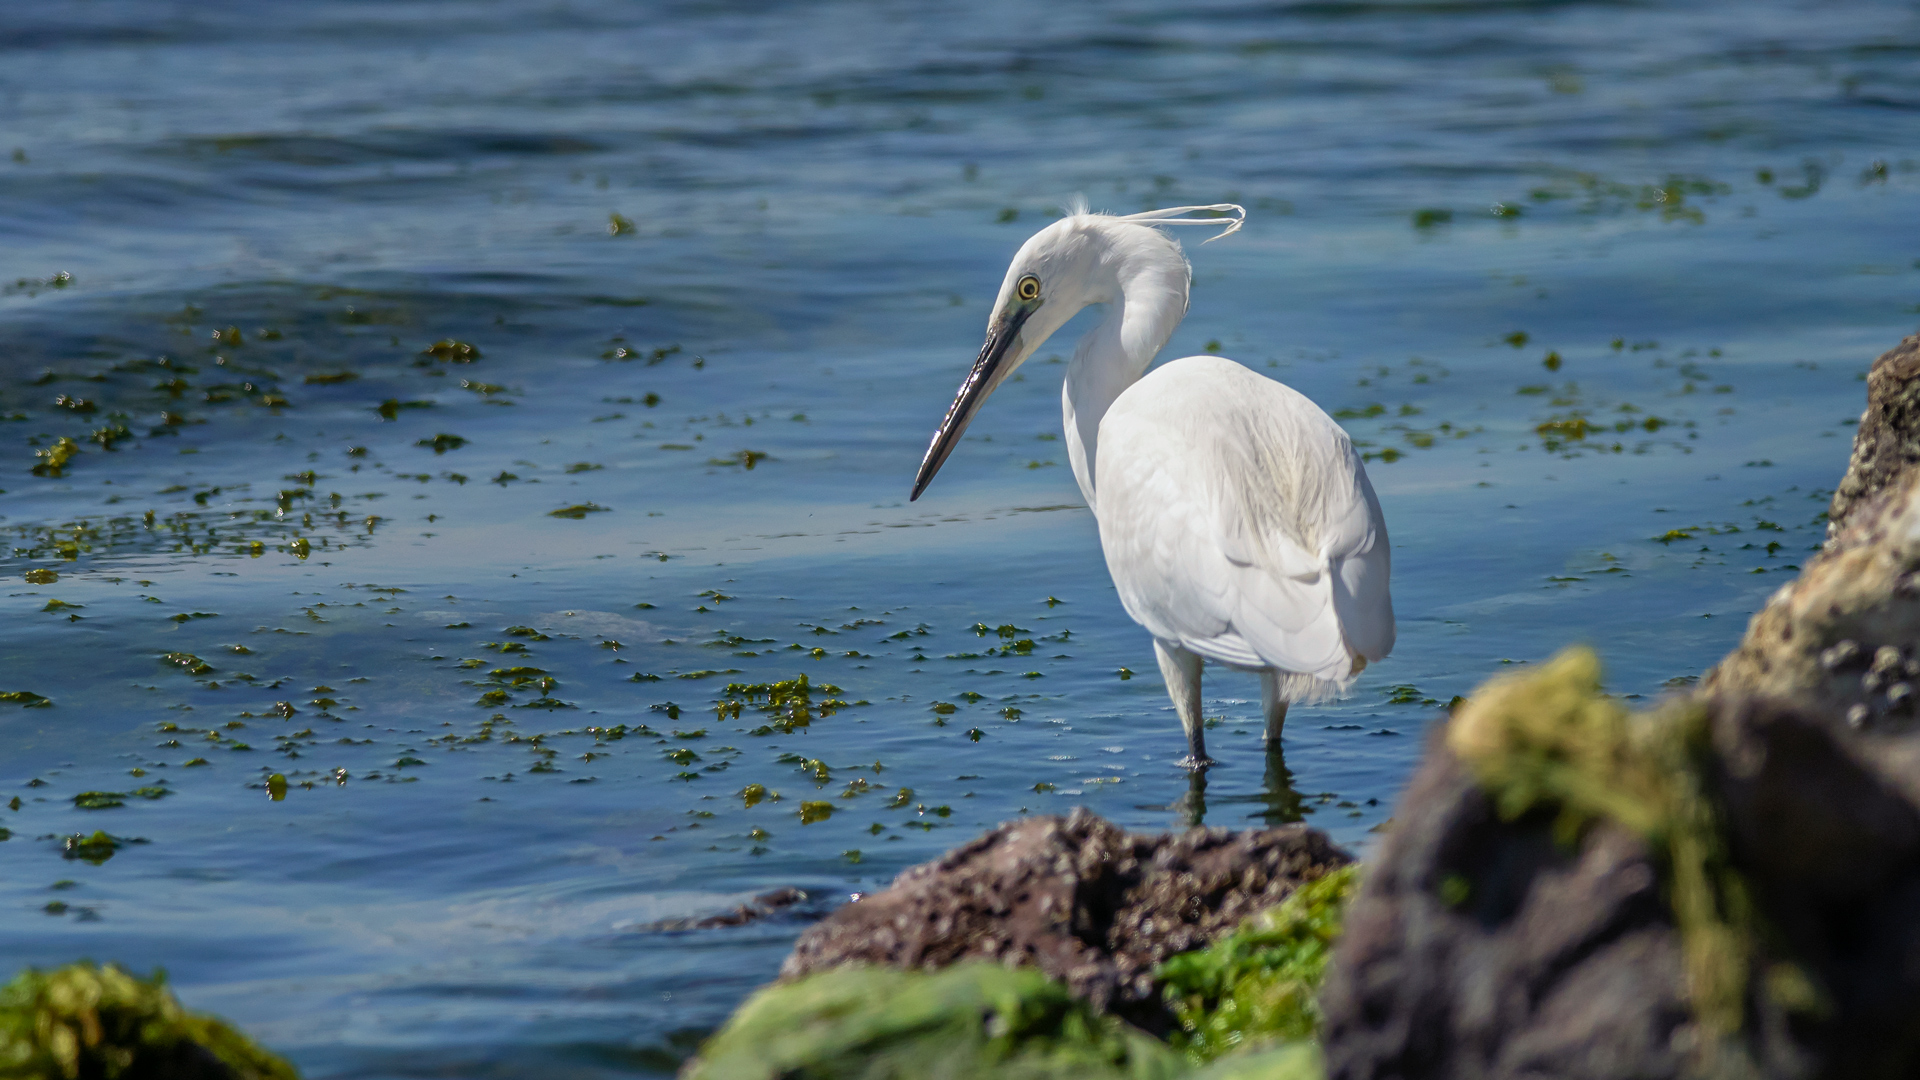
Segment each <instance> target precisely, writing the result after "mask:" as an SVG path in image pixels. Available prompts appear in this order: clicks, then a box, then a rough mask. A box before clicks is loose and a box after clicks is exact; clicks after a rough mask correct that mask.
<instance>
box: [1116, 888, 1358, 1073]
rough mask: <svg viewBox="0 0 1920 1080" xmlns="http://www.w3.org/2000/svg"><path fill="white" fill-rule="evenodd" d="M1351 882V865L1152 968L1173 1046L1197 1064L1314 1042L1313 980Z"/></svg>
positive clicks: (1336, 930)
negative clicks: (1174, 1025)
mask: <svg viewBox="0 0 1920 1080" xmlns="http://www.w3.org/2000/svg"><path fill="white" fill-rule="evenodd" d="M1358 884H1359V869H1358V867H1357V866H1354V865H1349V866H1345V867H1342V868H1341V869H1339V870H1335V871H1333V872H1332V873H1329V874H1327V875H1325V876H1323V877H1320V878H1318V879H1316V880H1314V881H1310V882H1308V883H1307V884H1305V885H1302V886H1300V888H1298V889H1296V890H1295V891H1294V893H1293V894H1292V895H1291V896H1289V897H1287V899H1286V900H1284V901H1282V902H1281V903H1280V905H1279V906H1277V907H1274V908H1270V909H1268V910H1267V911H1264V912H1262V913H1260V914H1259V915H1256V916H1254V917H1253V918H1251V919H1248V920H1247V921H1246V922H1244V923H1242V924H1241V925H1240V926H1239V927H1237V928H1235V929H1234V930H1233V931H1232V932H1231V933H1229V934H1227V935H1226V936H1225V937H1223V938H1221V939H1219V940H1218V941H1215V942H1214V943H1213V944H1212V945H1210V946H1208V947H1207V948H1205V949H1199V950H1195V951H1193V952H1187V953H1181V954H1180V955H1178V956H1174V957H1172V958H1170V959H1168V960H1167V961H1166V962H1165V963H1163V964H1161V965H1160V966H1159V967H1158V968H1157V969H1155V971H1154V977H1155V978H1156V979H1158V980H1159V981H1160V983H1161V985H1162V993H1163V995H1164V996H1165V998H1166V1001H1167V1004H1168V1006H1169V1008H1171V1009H1172V1011H1173V1014H1174V1017H1175V1019H1176V1020H1177V1022H1178V1023H1179V1031H1178V1032H1177V1033H1176V1034H1175V1036H1174V1037H1173V1039H1172V1042H1173V1045H1174V1046H1175V1047H1177V1048H1179V1049H1181V1050H1183V1051H1184V1052H1185V1053H1186V1054H1187V1056H1188V1057H1189V1059H1190V1060H1192V1061H1193V1062H1194V1063H1196V1064H1200V1063H1204V1062H1207V1061H1211V1060H1213V1059H1215V1058H1218V1057H1221V1056H1223V1055H1225V1054H1227V1053H1229V1052H1233V1051H1238V1050H1242V1049H1246V1048H1249V1047H1256V1046H1261V1045H1263V1044H1270V1043H1274V1042H1291V1041H1301V1040H1308V1039H1312V1038H1314V1036H1315V1035H1316V1034H1317V1033H1318V1030H1319V1025H1320V1007H1319V1003H1318V995H1319V990H1320V980H1321V977H1322V976H1323V975H1324V974H1325V972H1326V967H1327V961H1328V959H1329V958H1330V957H1331V955H1332V951H1333V944H1334V942H1335V940H1337V939H1338V938H1339V936H1340V928H1341V924H1342V921H1343V919H1344V918H1345V915H1346V905H1347V902H1348V901H1349V900H1350V899H1351V898H1352V896H1353V894H1354V891H1355V890H1356V889H1357V888H1358Z"/></svg>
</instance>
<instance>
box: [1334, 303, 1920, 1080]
mask: <svg viewBox="0 0 1920 1080" xmlns="http://www.w3.org/2000/svg"><path fill="white" fill-rule="evenodd" d="M1868 394H1869V400H1868V407H1867V410H1866V412H1865V414H1864V415H1863V416H1862V420H1861V426H1860V431H1859V432H1858V434H1857V436H1856V439H1855V443H1854V450H1853V458H1852V463H1851V467H1850V468H1849V471H1848V473H1847V475H1846V478H1845V479H1844V480H1843V481H1842V482H1841V483H1840V485H1839V487H1838V488H1837V489H1836V492H1835V494H1834V498H1833V506H1832V509H1831V511H1830V514H1831V525H1830V528H1829V533H1828V539H1827V543H1826V545H1825V546H1824V548H1823V550H1822V552H1821V554H1819V555H1818V556H1816V557H1814V558H1813V559H1811V560H1810V561H1809V562H1808V563H1807V566H1806V570H1805V571H1804V572H1803V573H1802V574H1801V575H1800V577H1799V579H1797V580H1796V581H1794V582H1792V583H1791V584H1789V585H1787V586H1786V587H1784V588H1782V589H1781V590H1779V591H1778V592H1777V593H1775V594H1774V595H1773V596H1772V597H1771V598H1770V599H1769V600H1768V602H1767V604H1766V606H1765V608H1764V609H1763V610H1761V611H1760V612H1759V613H1757V614H1756V615H1755V617H1754V619H1753V621H1752V623H1751V624H1750V625H1749V627H1748V630H1747V634H1746V636H1745V638H1744V639H1743V640H1742V642H1741V644H1740V646H1739V647H1738V648H1737V649H1736V650H1735V651H1734V652H1733V653H1732V654H1730V655H1729V656H1728V657H1727V658H1726V659H1725V660H1723V661H1722V662H1721V663H1720V664H1719V665H1718V666H1717V667H1716V668H1715V669H1714V670H1713V671H1712V672H1710V673H1709V674H1708V676H1707V678H1706V679H1705V680H1703V682H1702V684H1701V687H1700V691H1699V692H1698V693H1696V694H1694V695H1692V696H1691V697H1688V698H1685V699H1676V700H1675V701H1673V702H1670V703H1669V704H1668V705H1666V706H1665V707H1663V708H1662V709H1660V710H1657V711H1655V712H1653V713H1649V714H1643V715H1642V716H1638V717H1627V716H1626V714H1625V711H1624V710H1623V709H1621V708H1620V707H1619V706H1618V705H1617V703H1611V702H1610V700H1609V699H1605V698H1604V697H1603V696H1602V695H1601V694H1600V693H1599V683H1598V673H1597V666H1592V667H1590V669H1589V670H1588V671H1587V673H1586V674H1585V675H1583V676H1580V677H1578V678H1576V677H1575V676H1576V675H1579V672H1578V670H1577V669H1579V668H1580V667H1581V663H1580V662H1579V658H1578V657H1566V656H1563V657H1562V658H1561V659H1557V660H1555V661H1554V662H1552V663H1551V664H1547V665H1543V666H1542V667H1541V668H1538V669H1535V673H1533V674H1530V675H1526V676H1523V677H1521V678H1517V679H1509V680H1505V681H1499V682H1496V683H1492V684H1489V686H1488V687H1484V688H1482V690H1481V691H1480V692H1478V693H1476V694H1475V695H1474V698H1473V700H1472V701H1470V702H1468V704H1467V705H1466V706H1464V707H1463V708H1462V709H1461V711H1459V712H1457V713H1456V714H1455V718H1454V719H1453V720H1452V721H1450V723H1449V726H1448V728H1447V729H1444V730H1442V731H1440V732H1437V733H1436V734H1435V737H1434V739H1433V741H1432V743H1431V745H1430V746H1429V749H1428V754H1427V758H1426V760H1425V761H1424V762H1423V764H1422V765H1421V767H1420V770H1419V772H1418V773H1417V774H1416V775H1415V777H1414V779H1413V781H1412V783H1411V784H1410V785H1409V787H1408V789H1407V791H1406V792H1405V794H1404V795H1403V796H1402V800H1401V804H1400V806H1399V808H1398V809H1397V811H1396V813H1395V815H1394V820H1395V822H1396V823H1397V824H1396V828H1395V830H1394V831H1393V832H1392V833H1391V834H1389V836H1388V838H1387V840H1386V842H1385V843H1384V844H1383V845H1382V848H1381V850H1380V852H1379V854H1378V856H1377V858H1376V860H1375V861H1374V863H1373V864H1372V866H1371V867H1370V869H1369V872H1368V873H1367V875H1366V876H1365V878H1364V882H1363V885H1362V887H1361V890H1360V892H1359V894H1358V895H1357V896H1356V897H1355V899H1354V901H1353V902H1352V904H1351V905H1350V906H1349V908H1348V913H1347V923H1346V927H1345V932H1344V935H1343V937H1342V938H1341V939H1340V942H1339V944H1338V945H1337V947H1336V950H1335V956H1334V960H1333V963H1332V966H1331V968H1330V970H1329V972H1328V976H1327V981H1326V985H1325V987H1324V990H1323V992H1322V997H1321V1006H1322V1010H1323V1012H1324V1015H1325V1026H1324V1028H1323V1040H1324V1044H1325V1048H1326V1055H1327V1065H1328V1076H1329V1078H1330V1080H1386V1078H1389V1077H1392V1078H1396V1080H1415V1078H1427V1077H1433V1078H1454V1077H1458V1078H1463V1080H1464V1078H1473V1080H1483V1078H1484V1080H1502V1078H1513V1080H1521V1078H1528V1080H1532V1078H1537V1077H1548V1076H1551V1077H1557V1078H1567V1080H1583V1078H1590V1080H1603V1078H1606V1080H1611V1078H1614V1077H1635V1078H1643V1080H1657V1078H1668V1077H1671V1078H1674V1080H1679V1078H1683V1077H1687V1078H1694V1077H1714V1078H1718V1077H1729V1078H1731V1077H1767V1078H1779V1080H1802V1078H1805V1080H1813V1078H1829V1077H1830V1078H1835V1080H1839V1078H1845V1080H1880V1078H1885V1080H1894V1078H1903V1077H1913V1076H1920V703H1916V701H1915V697H1916V694H1920V468H1916V465H1920V337H1912V338H1908V339H1907V340H1905V341H1903V342H1902V343H1901V344H1900V346H1899V347H1897V348H1895V349H1893V350H1891V351H1889V352H1888V353H1886V354H1885V355H1883V356H1881V357H1880V358H1879V360H1878V361H1876V362H1875V364H1874V366H1873V370H1872V373H1871V375H1870V376H1869V379H1868ZM1588 660H1589V661H1590V660H1591V658H1590V657H1588ZM1576 684H1577V685H1576ZM1490 700H1492V701H1496V702H1497V703H1498V704H1499V705H1500V708H1501V709H1502V710H1504V711H1503V712H1502V717H1503V718H1504V719H1503V721H1502V722H1501V723H1489V714H1488V713H1487V712H1486V711H1485V710H1486V707H1487V703H1488V702H1489V701H1490ZM1475 710H1477V711H1475ZM1496 719H1500V718H1496Z"/></svg>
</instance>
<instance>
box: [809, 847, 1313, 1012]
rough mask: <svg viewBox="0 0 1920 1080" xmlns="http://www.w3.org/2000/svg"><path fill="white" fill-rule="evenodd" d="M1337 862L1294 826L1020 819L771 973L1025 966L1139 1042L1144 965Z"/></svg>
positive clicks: (875, 903)
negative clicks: (1132, 1029) (1146, 832)
mask: <svg viewBox="0 0 1920 1080" xmlns="http://www.w3.org/2000/svg"><path fill="white" fill-rule="evenodd" d="M1350 861H1351V859H1350V858H1349V857H1348V856H1347V855H1346V854H1345V853H1344V852H1342V851H1340V850H1339V849H1338V848H1335V847H1334V846H1333V845H1332V844H1331V843H1330V842H1329V841H1328V840H1327V838H1326V836H1325V835H1324V834H1322V833H1319V832H1316V831H1314V830H1312V829H1308V828H1306V827H1305V826H1301V825H1289V826H1285V827H1282V828H1277V829H1264V830H1254V831H1249V832H1240V833H1231V832H1228V831H1227V830H1224V829H1196V830H1193V831H1190V832H1187V833H1182V834H1177V835H1160V836H1140V835H1133V834H1129V833H1127V832H1126V831H1124V830H1122V829H1121V828H1119V827H1118V826H1116V825H1114V824H1112V823H1111V822H1108V821H1106V820H1104V819H1102V818H1099V817H1096V816H1094V815H1092V814H1090V813H1087V812H1086V811H1085V810H1078V809H1076V810H1075V811H1074V812H1073V813H1072V814H1071V815H1070V816H1067V817H1059V816H1047V817H1031V818H1023V819H1020V820H1018V821H1013V822H1009V823H1007V824H1004V825H1001V826H1000V827H999V828H997V829H995V830H993V831H992V832H990V833H988V834H986V835H985V836H982V837H980V838H979V839H977V840H975V841H973V842H972V843H969V844H967V845H965V846H963V847H960V848H957V849H955V850H954V851H951V852H949V853H948V854H946V855H945V856H943V857H941V858H940V859H938V860H936V861H934V862H930V863H925V864H922V865H920V866H916V867H914V868H912V869H910V870H907V871H906V872H904V873H902V874H901V875H900V876H899V877H898V878H897V879H895V881H894V883H893V884H892V885H891V886H890V887H888V888H887V889H886V890H884V891H882V892H879V893H875V894H874V895H872V896H869V897H866V898H865V899H863V900H861V901H859V902H858V903H854V904H848V905H846V906H845V907H842V908H841V909H839V910H838V911H836V912H834V914H833V915H832V916H831V917H829V918H828V919H826V920H825V921H823V922H821V923H819V924H818V925H816V926H814V927H812V928H810V929H809V930H808V931H807V932H806V933H805V934H803V935H802V936H801V938H800V940H799V942H798V943H797V944H796V945H795V946H794V950H793V954H792V955H791V956H789V957H788V958H787V961H786V963H785V964H784V965H783V966H782V967H781V969H780V975H781V978H782V979H794V978H798V977H800V976H803V975H807V974H809V973H811V972H816V971H821V970H824V969H827V968H831V967H835V966H838V965H841V964H849V963H866V964H881V965H886V966H890V967H897V968H940V967H945V966H947V965H950V964H955V963H958V962H960V961H964V960H990V961H996V962H999V963H1001V964H1004V965H1007V966H1015V965H1031V966H1034V967H1037V968H1039V969H1040V971H1041V972H1043V973H1045V974H1046V975H1048V976H1050V977H1052V978H1055V979H1058V980H1060V981H1061V982H1063V983H1065V984H1066V985H1067V987H1068V988H1069V989H1070V990H1071V991H1072V993H1073V994H1074V996H1075V997H1077V998H1079V999H1080V1000H1082V1001H1085V1002H1087V1003H1088V1004H1090V1005H1092V1006H1093V1007H1094V1008H1096V1009H1098V1010H1101V1011H1105V1012H1112V1013H1114V1014H1117V1015H1119V1016H1122V1017H1124V1018H1125V1019H1127V1020H1129V1021H1131V1022H1133V1023H1135V1024H1138V1025H1139V1026H1141V1027H1143V1028H1145V1029H1146V1030H1148V1031H1151V1032H1156V1033H1163V1032H1165V1031H1166V1030H1167V1029H1168V1027H1169V1024H1170V1022H1171V1016H1170V1014H1169V1013H1168V1012H1167V1009H1166V1006H1165V1004H1164V1003H1163V1002H1161V1001H1160V1000H1159V997H1158V995H1157V993H1156V988H1155V984H1154V980H1153V976H1152V972H1153V968H1154V966H1155V965H1156V964H1158V963H1160V962H1161V961H1163V960H1165V959H1167V958H1168V957H1170V956H1172V955H1174V954H1175V953H1181V952H1186V951H1188V950H1190V949H1196V948H1200V947H1202V946H1205V945H1206V944H1207V943H1208V942H1209V941H1211V940H1212V939H1213V938H1214V937H1215V936H1217V935H1218V934H1220V933H1223V932H1225V931H1227V930H1230V929H1232V928H1233V927H1235V926H1237V925H1238V924H1239V923H1240V922H1241V921H1242V920H1244V919H1246V918H1247V917H1248V916H1250V915H1253V914H1254V913H1256V912H1259V911H1261V910H1263V909H1265V908H1268V907H1271V906H1273V905H1275V904H1278V903H1279V902H1280V901H1282V900H1284V899H1286V898H1287V896H1288V895H1289V894H1291V893H1292V892H1293V890H1294V889H1295V888H1297V887H1298V886H1299V885H1300V884H1301V883H1303V882H1306V881H1311V880H1314V879H1316V878H1318V877H1320V876H1321V875H1323V874H1325V873H1327V872H1328V871H1330V870H1334V869H1337V868H1338V867H1340V866H1343V865H1345V864H1347V863H1348V862H1350Z"/></svg>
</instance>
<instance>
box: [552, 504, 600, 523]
mask: <svg viewBox="0 0 1920 1080" xmlns="http://www.w3.org/2000/svg"><path fill="white" fill-rule="evenodd" d="M607 510H608V507H605V506H600V505H598V504H597V503H590V502H588V503H575V504H573V505H572V506H563V507H561V508H560V509H558V510H549V511H547V516H548V517H557V518H572V519H573V520H574V521H579V520H580V519H582V518H584V517H586V516H587V515H588V514H602V513H605V512H606V511H607Z"/></svg>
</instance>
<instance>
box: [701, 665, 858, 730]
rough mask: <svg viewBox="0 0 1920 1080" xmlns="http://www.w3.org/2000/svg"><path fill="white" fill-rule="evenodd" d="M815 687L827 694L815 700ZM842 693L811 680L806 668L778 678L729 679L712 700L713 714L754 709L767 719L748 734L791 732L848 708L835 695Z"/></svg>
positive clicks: (734, 717)
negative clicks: (731, 681)
mask: <svg viewBox="0 0 1920 1080" xmlns="http://www.w3.org/2000/svg"><path fill="white" fill-rule="evenodd" d="M815 691H818V692H819V693H821V694H823V695H830V696H827V697H824V698H823V699H822V700H821V701H818V702H815V701H814V699H813V695H814V692H815ZM842 693H845V691H844V690H842V689H841V688H840V687H838V686H835V685H833V684H832V683H819V684H817V685H816V684H814V683H812V682H810V681H809V680H808V678H807V675H806V673H805V672H802V673H801V674H800V675H799V676H798V677H796V678H792V679H783V680H781V681H779V682H767V683H728V684H727V686H726V688H725V689H724V690H722V691H721V692H720V697H719V699H718V700H717V701H716V702H715V703H714V715H715V716H716V717H717V718H718V719H721V720H729V719H732V720H737V719H739V718H740V715H741V712H742V711H743V710H745V709H753V710H755V711H757V712H759V713H760V714H761V715H763V716H765V717H767V718H768V721H767V723H766V724H765V725H763V726H762V727H759V728H755V729H754V730H753V731H752V732H751V733H750V734H754V735H771V734H773V733H774V732H776V731H777V732H779V733H780V734H783V735H791V734H792V733H793V732H795V731H797V730H799V729H801V728H806V727H810V726H811V725H812V724H813V722H814V721H815V720H819V719H823V718H825V717H828V716H832V715H833V714H834V713H836V712H838V711H840V710H841V709H844V708H847V707H848V704H847V702H846V701H845V700H843V699H841V698H840V697H839V696H838V695H840V694H842Z"/></svg>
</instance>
